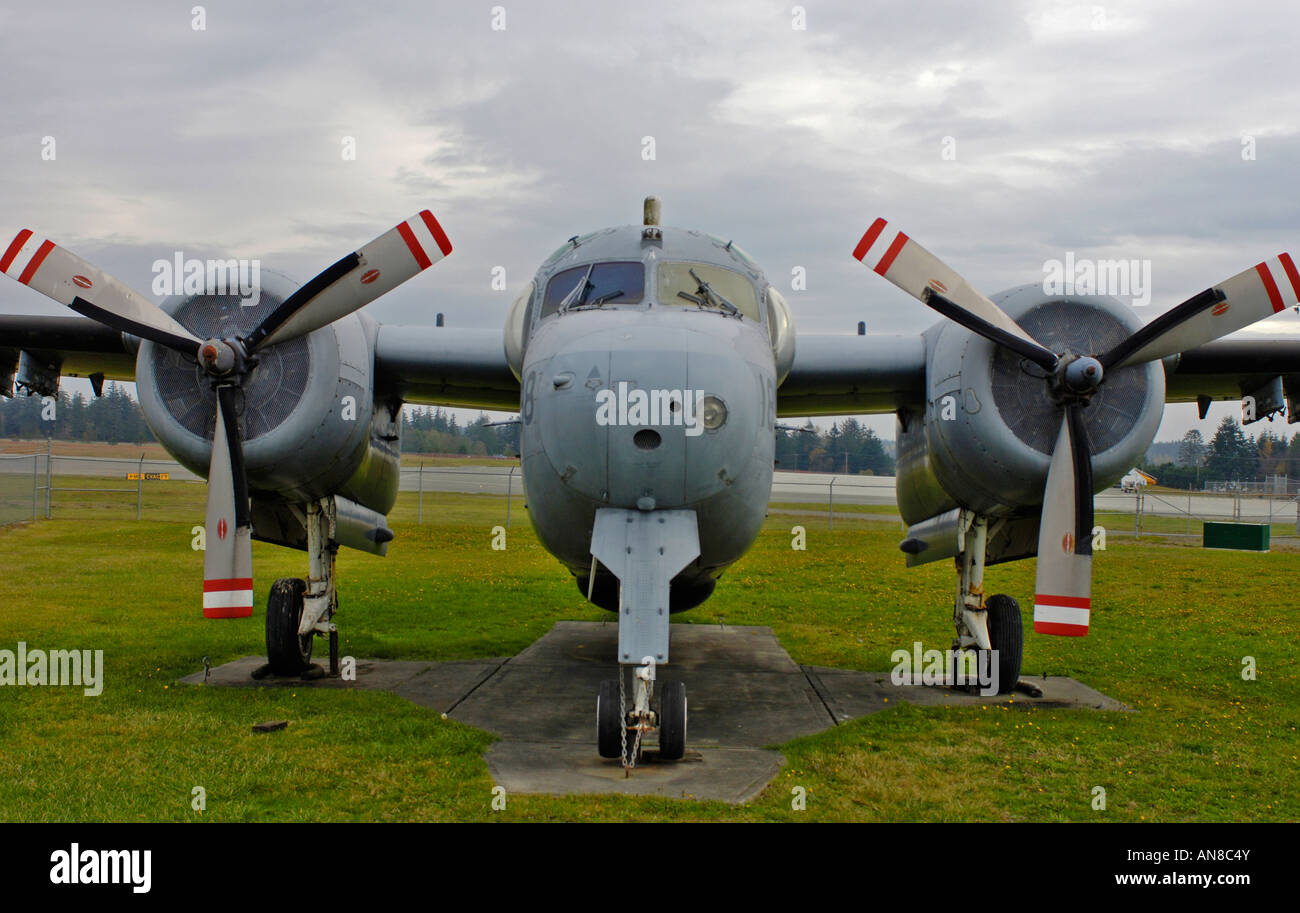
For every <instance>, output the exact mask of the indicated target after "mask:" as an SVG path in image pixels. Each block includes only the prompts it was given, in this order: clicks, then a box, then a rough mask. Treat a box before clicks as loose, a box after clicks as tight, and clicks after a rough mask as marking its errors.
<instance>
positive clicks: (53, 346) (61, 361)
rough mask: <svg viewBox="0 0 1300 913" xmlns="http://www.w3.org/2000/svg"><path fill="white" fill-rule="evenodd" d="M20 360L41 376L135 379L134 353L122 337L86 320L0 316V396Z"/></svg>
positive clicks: (9, 384) (9, 387)
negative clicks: (60, 375)
mask: <svg viewBox="0 0 1300 913" xmlns="http://www.w3.org/2000/svg"><path fill="white" fill-rule="evenodd" d="M22 355H25V356H26V358H27V359H28V361H29V367H31V368H34V369H37V370H39V371H41V372H42V373H44V374H46V375H47V376H48V375H51V374H52V375H53V376H55V377H57V375H59V374H62V375H65V376H68V377H94V376H96V375H102V378H101V381H100V382H102V380H135V353H134V352H132V351H131V350H130V349H129V348H127V345H126V342H125V340H124V339H123V336H122V334H121V333H119V332H118V331H117V330H114V329H110V328H109V327H106V326H104V325H103V324H102V323H99V322H98V321H95V320H91V319H90V318H89V317H45V316H38V315H31V314H0V388H3V391H4V392H6V393H11V392H12V390H13V381H14V375H15V373H16V372H17V371H18V362H19V358H20V356H22ZM38 392H43V391H38Z"/></svg>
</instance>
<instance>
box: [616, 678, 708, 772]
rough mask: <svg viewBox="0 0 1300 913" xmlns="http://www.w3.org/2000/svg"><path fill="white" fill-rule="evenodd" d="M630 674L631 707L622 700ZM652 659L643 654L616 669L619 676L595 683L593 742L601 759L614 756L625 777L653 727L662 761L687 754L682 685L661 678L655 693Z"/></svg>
mask: <svg viewBox="0 0 1300 913" xmlns="http://www.w3.org/2000/svg"><path fill="white" fill-rule="evenodd" d="M628 672H630V673H631V674H632V681H633V691H632V706H631V707H629V706H628V705H627V692H626V689H625V687H624V684H623V677H624V675H625V674H626V673H628ZM654 684H655V663H654V660H653V659H652V658H651V657H649V656H647V657H645V660H644V664H643V665H641V666H637V667H635V668H634V667H632V666H624V667H622V668H620V669H619V678H617V679H606V680H605V681H603V682H601V683H600V695H599V697H597V699H596V742H597V748H598V750H599V752H600V756H601V757H602V758H610V759H613V758H619V759H621V760H622V761H623V770H624V771H625V773H626V775H628V776H630V775H631V772H632V770H633V769H634V768H635V767H636V765H637V762H638V761H640V760H641V759H642V751H643V748H644V742H645V737H646V736H648V735H650V734H652V733H655V732H658V734H659V752H658V755H657V757H658V759H659V760H661V761H680V760H681V759H682V757H683V756H684V755H685V754H686V685H685V684H684V683H682V682H664V683H663V684H662V685H661V686H660V688H659V694H658V696H657V697H655V695H654V690H655V688H654Z"/></svg>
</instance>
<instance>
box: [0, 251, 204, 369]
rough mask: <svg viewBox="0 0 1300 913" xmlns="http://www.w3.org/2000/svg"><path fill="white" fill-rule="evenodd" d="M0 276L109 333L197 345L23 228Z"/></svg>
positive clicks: (125, 291) (154, 308)
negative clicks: (34, 291) (114, 331)
mask: <svg viewBox="0 0 1300 913" xmlns="http://www.w3.org/2000/svg"><path fill="white" fill-rule="evenodd" d="M0 272H3V273H6V274H8V275H9V276H10V277H12V278H13V279H16V280H18V281H19V282H21V283H22V284H23V285H26V286H29V287H31V288H34V289H36V291H38V292H41V293H42V294H44V295H48V296H49V297H51V298H53V299H54V300H55V301H57V302H59V303H60V304H66V305H67V306H68V307H70V308H72V309H73V310H74V311H76V312H77V313H79V314H84V315H85V316H86V317H90V318H92V319H94V320H98V321H99V322H100V323H103V324H106V325H108V326H110V327H112V328H113V329H115V330H121V331H122V332H124V333H131V334H133V335H135V336H139V337H140V338H141V339H150V340H153V341H154V342H156V343H159V344H161V345H164V346H167V347H168V348H172V349H175V350H176V351H178V352H181V353H182V354H185V355H194V354H195V352H197V351H198V348H199V345H200V344H201V341H200V340H199V339H198V337H196V336H195V335H194V334H192V333H191V332H190V331H189V330H187V329H185V327H183V326H181V325H180V324H179V323H177V322H176V321H175V320H174V319H172V318H171V317H170V316H169V315H168V314H166V313H165V312H164V311H163V310H162V309H161V308H159V307H158V305H156V304H154V303H153V302H152V301H150V300H149V299H148V298H145V297H144V296H143V295H141V294H139V293H138V292H135V291H133V290H132V289H130V288H128V287H127V286H125V285H123V284H122V283H121V282H118V281H117V280H116V279H114V278H113V277H112V276H110V275H109V274H108V273H106V272H104V271H103V270H101V269H98V268H97V267H94V266H91V265H90V264H89V263H87V262H86V261H85V260H83V259H81V258H80V257H78V256H77V255H76V254H74V253H72V252H71V251H69V250H66V249H64V248H62V247H59V246H58V245H57V244H55V243H54V242H53V241H50V240H48V239H46V238H42V237H40V236H39V235H36V234H33V233H32V231H31V229H27V228H24V229H23V230H22V231H20V232H18V234H17V235H15V236H14V239H13V241H12V243H10V245H9V248H8V249H7V250H6V251H5V252H4V256H3V257H0Z"/></svg>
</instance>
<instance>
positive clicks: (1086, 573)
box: [1034, 406, 1093, 637]
mask: <svg viewBox="0 0 1300 913" xmlns="http://www.w3.org/2000/svg"><path fill="white" fill-rule="evenodd" d="M1092 519H1093V511H1092V454H1091V453H1090V452H1089V448H1088V436H1087V431H1086V429H1085V428H1084V424H1083V407H1082V406H1070V407H1069V408H1067V409H1066V412H1065V416H1064V417H1063V418H1062V420H1061V432H1060V434H1058V435H1057V438H1056V449H1055V450H1053V451H1052V464H1051V468H1050V469H1048V471H1047V486H1046V488H1045V489H1044V492H1043V513H1042V516H1041V518H1040V519H1039V526H1038V574H1037V576H1036V578H1035V580H1034V630H1035V631H1036V632H1038V633H1039V634H1064V635H1067V636H1073V637H1082V636H1083V635H1084V634H1087V633H1088V619H1089V616H1090V615H1091V610H1092Z"/></svg>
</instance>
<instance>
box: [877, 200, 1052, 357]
mask: <svg viewBox="0 0 1300 913" xmlns="http://www.w3.org/2000/svg"><path fill="white" fill-rule="evenodd" d="M888 225H889V223H888V222H886V221H885V220H884V219H876V221H875V222H873V223H871V227H870V228H868V229H867V231H866V234H864V235H863V236H862V240H860V241H859V242H858V246H857V247H856V248H854V250H853V256H854V258H855V259H857V260H859V261H861V262H862V263H863V265H865V266H869V267H871V268H872V269H873V270H875V271H876V272H877V273H879V274H880V275H882V276H884V277H885V278H886V279H888V280H889V281H890V282H892V283H894V285H896V286H898V287H899V288H901V289H902V290H903V291H905V292H907V293H908V294H909V295H911V296H912V297H913V298H915V299H917V300H918V301H920V302H921V303H922V304H924V305H926V306H928V307H931V308H933V309H934V310H936V311H938V312H939V313H940V314H943V315H944V316H945V317H947V318H948V319H950V320H953V321H955V322H956V323H959V324H961V325H962V326H964V327H966V329H968V330H970V331H972V332H974V333H978V334H979V335H981V336H983V337H985V338H986V339H991V340H992V341H994V342H996V343H998V344H1000V345H1004V346H1006V347H1007V348H1009V349H1011V350H1013V351H1015V352H1016V353H1018V354H1020V355H1022V356H1023V357H1025V358H1028V359H1030V360H1031V361H1033V362H1035V363H1036V364H1038V365H1040V366H1042V367H1043V368H1044V369H1045V370H1047V371H1052V370H1055V368H1056V363H1057V358H1056V355H1055V354H1054V353H1053V352H1050V351H1048V350H1047V349H1045V348H1044V347H1043V346H1041V345H1039V344H1038V342H1037V341H1036V340H1035V339H1034V338H1033V337H1032V336H1030V335H1029V334H1028V333H1026V332H1025V331H1024V330H1023V329H1021V328H1020V325H1019V324H1017V323H1016V322H1015V321H1014V320H1012V319H1011V318H1010V317H1008V316H1007V314H1006V312H1005V311H1003V310H1002V308H1000V307H998V306H997V305H996V304H994V303H993V302H992V301H990V300H989V299H988V298H986V297H984V295H982V294H980V293H979V292H978V291H976V290H975V288H974V287H972V286H971V284H970V283H968V282H967V281H966V280H965V279H963V278H962V277H961V276H960V275H958V274H957V273H956V272H954V271H953V270H952V269H951V268H950V267H949V266H948V265H947V264H946V263H944V262H943V261H942V260H940V259H939V258H938V257H936V256H935V255H934V254H932V253H930V252H929V251H928V250H926V249H925V248H924V247H922V246H921V245H920V244H917V243H916V242H915V241H913V240H912V239H911V238H909V237H908V236H907V235H906V234H904V233H903V232H901V231H895V230H892V229H890V230H886V229H887V227H888ZM887 239H889V240H887Z"/></svg>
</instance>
